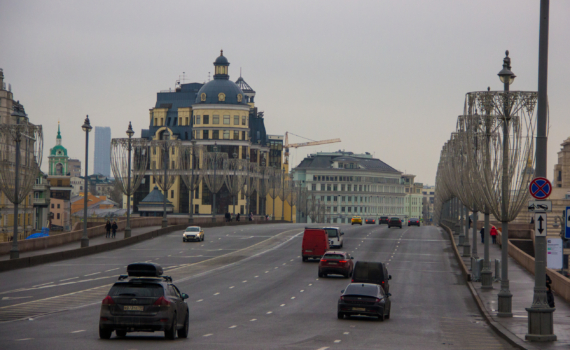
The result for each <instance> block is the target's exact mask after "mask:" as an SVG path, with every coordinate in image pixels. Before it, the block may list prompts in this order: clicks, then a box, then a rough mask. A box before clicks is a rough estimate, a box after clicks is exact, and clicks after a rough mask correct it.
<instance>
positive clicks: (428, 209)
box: [422, 185, 435, 223]
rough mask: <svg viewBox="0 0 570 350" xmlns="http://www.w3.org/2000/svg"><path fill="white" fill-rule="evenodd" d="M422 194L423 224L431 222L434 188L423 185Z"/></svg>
mask: <svg viewBox="0 0 570 350" xmlns="http://www.w3.org/2000/svg"><path fill="white" fill-rule="evenodd" d="M422 194H423V197H424V198H423V202H422V203H423V210H422V211H423V213H422V216H423V218H424V222H426V223H427V222H433V210H434V203H435V199H434V198H435V186H429V185H424V187H423V189H422Z"/></svg>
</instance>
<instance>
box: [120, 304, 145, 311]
mask: <svg viewBox="0 0 570 350" xmlns="http://www.w3.org/2000/svg"><path fill="white" fill-rule="evenodd" d="M123 310H124V311H144V306H136V305H125V306H123Z"/></svg>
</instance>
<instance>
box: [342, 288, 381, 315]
mask: <svg viewBox="0 0 570 350" xmlns="http://www.w3.org/2000/svg"><path fill="white" fill-rule="evenodd" d="M341 293H342V295H341V296H340V299H339V300H338V309H337V316H338V318H339V319H343V318H344V317H345V316H346V317H350V316H355V315H363V316H376V317H378V319H379V320H380V321H384V319H387V318H390V307H391V302H390V295H391V294H390V293H384V289H382V287H381V286H379V285H377V284H371V283H351V284H349V285H348V286H347V287H346V289H345V290H343V291H341Z"/></svg>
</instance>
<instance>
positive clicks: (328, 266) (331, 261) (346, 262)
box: [319, 251, 354, 278]
mask: <svg viewBox="0 0 570 350" xmlns="http://www.w3.org/2000/svg"><path fill="white" fill-rule="evenodd" d="M353 259H354V258H353V257H351V256H350V254H348V253H345V252H340V251H328V252H326V253H325V255H323V257H322V258H321V261H319V277H327V276H328V275H329V274H335V275H343V276H344V278H348V277H350V276H352V270H354V263H353V261H352V260H353Z"/></svg>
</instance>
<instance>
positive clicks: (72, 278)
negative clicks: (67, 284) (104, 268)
mask: <svg viewBox="0 0 570 350" xmlns="http://www.w3.org/2000/svg"><path fill="white" fill-rule="evenodd" d="M76 278H79V277H71V278H66V279H64V280H59V281H60V282H63V281H69V280H74V279H76Z"/></svg>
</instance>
